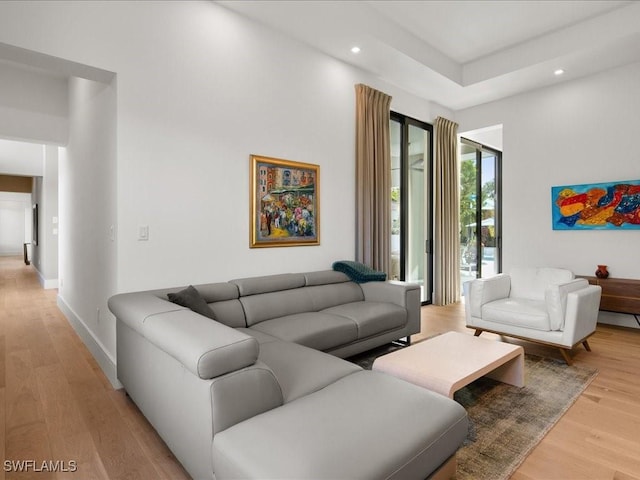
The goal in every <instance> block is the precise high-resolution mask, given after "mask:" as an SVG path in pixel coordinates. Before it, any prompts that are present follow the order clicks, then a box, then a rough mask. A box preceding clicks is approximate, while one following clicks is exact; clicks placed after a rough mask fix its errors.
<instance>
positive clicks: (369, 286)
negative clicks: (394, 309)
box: [360, 280, 420, 308]
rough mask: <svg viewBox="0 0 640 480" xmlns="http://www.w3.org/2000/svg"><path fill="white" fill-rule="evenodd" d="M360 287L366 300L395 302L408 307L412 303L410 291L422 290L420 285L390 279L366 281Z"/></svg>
mask: <svg viewBox="0 0 640 480" xmlns="http://www.w3.org/2000/svg"><path fill="white" fill-rule="evenodd" d="M360 287H361V288H362V292H363V293H364V299H365V301H369V302H385V303H395V304H396V305H399V306H401V307H404V308H407V307H408V306H409V303H410V297H409V296H408V294H409V292H411V291H415V290H417V291H418V292H420V285H418V284H415V283H409V282H399V281H395V280H389V281H386V282H366V283H361V284H360Z"/></svg>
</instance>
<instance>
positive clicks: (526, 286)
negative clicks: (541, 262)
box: [509, 267, 574, 300]
mask: <svg viewBox="0 0 640 480" xmlns="http://www.w3.org/2000/svg"><path fill="white" fill-rule="evenodd" d="M509 276H510V277H511V291H510V293H509V296H510V297H514V298H529V299H532V300H544V294H545V290H546V288H547V287H548V286H549V285H552V284H559V283H565V282H569V281H571V280H573V278H574V275H573V272H572V271H571V270H565V269H562V268H549V267H514V268H512V269H511V271H510V272H509Z"/></svg>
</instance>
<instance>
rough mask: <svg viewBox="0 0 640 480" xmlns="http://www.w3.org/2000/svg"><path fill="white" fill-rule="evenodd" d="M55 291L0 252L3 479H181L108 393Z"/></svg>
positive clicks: (123, 404) (129, 409)
mask: <svg viewBox="0 0 640 480" xmlns="http://www.w3.org/2000/svg"><path fill="white" fill-rule="evenodd" d="M56 295H57V290H43V289H42V288H41V287H40V284H39V282H38V278H37V274H36V271H35V270H34V269H33V267H31V266H26V265H25V264H24V262H23V260H22V257H0V406H1V408H0V452H2V453H3V454H4V455H3V467H4V468H2V469H0V480H2V479H5V478H7V479H14V478H16V479H17V478H20V479H26V478H37V479H38V480H46V479H50V478H56V479H58V478H75V479H78V478H82V479H83V480H84V479H124V478H126V479H141V480H147V479H152V478H153V479H167V480H169V479H171V480H173V479H178V480H179V479H188V478H189V476H188V475H187V474H186V472H185V471H184V470H183V469H182V467H181V466H180V465H179V464H178V462H177V461H176V460H175V458H174V457H173V455H172V454H171V452H170V451H169V450H168V449H167V447H166V445H165V444H164V443H163V442H162V440H161V439H160V438H159V437H158V435H157V434H156V433H155V431H154V430H153V428H152V427H151V426H150V425H149V423H148V422H147V421H146V420H145V419H144V417H142V415H141V414H140V412H139V411H138V409H137V407H136V406H135V405H133V403H132V402H131V401H130V400H129V399H128V398H127V397H126V396H125V394H124V392H123V391H122V390H118V391H116V390H113V388H112V387H111V385H110V384H109V382H108V380H107V379H106V377H105V376H104V375H103V374H102V371H101V370H100V368H99V367H98V365H97V363H96V362H95V361H94V359H93V357H92V356H91V354H90V353H89V351H88V350H87V349H86V348H85V346H84V344H83V343H82V342H81V340H80V338H79V337H78V336H77V335H76V333H75V332H74V330H73V329H72V328H71V326H70V325H69V323H68V322H67V320H66V319H65V318H64V316H63V315H62V313H61V312H60V310H59V309H58V308H57V306H56ZM5 460H6V461H9V462H11V463H10V464H7V463H5ZM7 467H9V468H7ZM7 470H11V471H7ZM19 470H22V472H20V473H18V472H17V471H19Z"/></svg>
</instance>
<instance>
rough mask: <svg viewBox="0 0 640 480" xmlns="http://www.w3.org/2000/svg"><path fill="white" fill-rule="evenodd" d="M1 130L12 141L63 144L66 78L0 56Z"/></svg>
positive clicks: (65, 118)
mask: <svg viewBox="0 0 640 480" xmlns="http://www.w3.org/2000/svg"><path fill="white" fill-rule="evenodd" d="M19 23H21V22H18V24H19ZM17 26H18V27H19V25H17ZM0 133H1V135H2V136H3V137H4V138H10V139H15V140H34V139H36V140H37V141H39V142H41V143H53V144H64V143H65V142H66V139H67V79H66V78H63V77H60V76H53V75H44V74H43V73H42V72H40V71H37V70H34V69H28V68H25V67H24V66H19V65H17V64H12V63H7V62H2V61H1V59H0ZM1 158H2V157H1V156H0V160H1ZM0 168H1V162H0Z"/></svg>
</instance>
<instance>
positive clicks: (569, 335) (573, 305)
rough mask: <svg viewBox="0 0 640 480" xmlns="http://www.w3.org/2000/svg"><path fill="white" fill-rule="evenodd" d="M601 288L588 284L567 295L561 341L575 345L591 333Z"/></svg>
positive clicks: (596, 318)
mask: <svg viewBox="0 0 640 480" xmlns="http://www.w3.org/2000/svg"><path fill="white" fill-rule="evenodd" d="M601 294H602V288H601V287H600V286H598V285H588V286H587V287H585V288H581V289H579V290H576V291H574V292H571V293H569V294H568V295H567V312H566V316H565V322H564V332H563V343H564V344H565V345H575V344H576V343H577V342H579V341H580V340H582V339H583V338H586V337H587V336H588V335H590V334H592V333H593V332H594V331H595V329H596V325H597V323H598V312H599V309H600V296H601Z"/></svg>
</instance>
